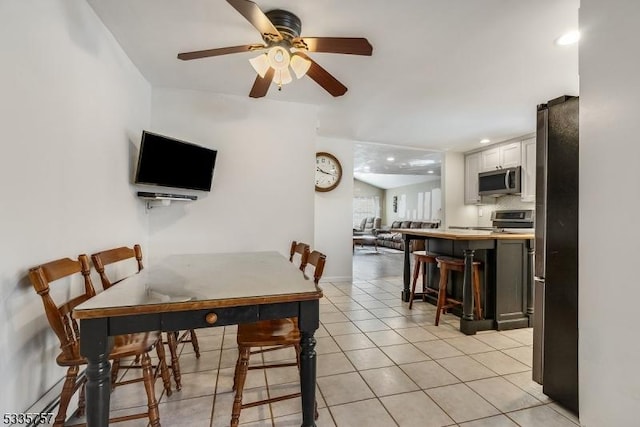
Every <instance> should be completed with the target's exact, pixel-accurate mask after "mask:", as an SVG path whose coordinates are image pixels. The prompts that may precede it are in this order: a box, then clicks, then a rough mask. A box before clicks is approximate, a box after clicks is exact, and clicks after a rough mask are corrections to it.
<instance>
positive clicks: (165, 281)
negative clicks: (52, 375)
mask: <svg viewBox="0 0 640 427" xmlns="http://www.w3.org/2000/svg"><path fill="white" fill-rule="evenodd" d="M321 297H322V291H321V290H320V289H319V288H318V287H316V285H315V284H314V282H313V280H306V279H305V278H304V276H303V274H302V272H301V271H300V270H299V269H298V267H297V266H296V265H294V264H292V263H290V262H289V261H288V260H287V259H286V258H285V257H284V256H282V255H281V254H279V253H277V252H244V253H226V254H192V255H191V254H190V255H172V256H169V257H167V258H165V259H163V260H160V261H159V262H157V263H156V264H155V265H153V266H152V267H151V268H148V269H144V270H142V271H141V272H140V273H139V274H135V275H133V276H131V277H128V278H126V279H125V280H123V281H121V282H119V283H118V284H116V285H114V286H112V287H111V288H109V289H107V290H105V291H104V292H101V293H100V294H98V295H96V296H95V297H93V298H91V299H89V300H88V301H85V302H84V303H82V304H80V305H79V306H77V307H76V308H75V310H74V317H76V318H79V319H82V318H96V317H107V316H118V315H120V316H124V315H130V314H137V313H153V312H166V311H184V310H192V309H199V308H214V307H229V306H242V305H250V304H259V303H276V302H286V301H303V300H311V299H319V298H321Z"/></svg>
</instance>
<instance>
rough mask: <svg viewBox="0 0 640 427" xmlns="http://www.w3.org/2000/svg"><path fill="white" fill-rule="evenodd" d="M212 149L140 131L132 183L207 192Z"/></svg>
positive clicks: (210, 177)
mask: <svg viewBox="0 0 640 427" xmlns="http://www.w3.org/2000/svg"><path fill="white" fill-rule="evenodd" d="M217 153H218V152H217V151H216V150H211V149H209V148H205V147H201V146H199V145H195V144H191V143H189V142H185V141H180V140H177V139H174V138H170V137H168V136H163V135H158V134H156V133H152V132H148V131H146V130H145V131H142V141H141V143H140V155H139V156H138V169H137V171H136V178H135V182H136V184H150V185H159V186H163V187H174V188H186V189H190V190H202V191H211V182H212V180H213V169H214V167H215V165H216V155H217Z"/></svg>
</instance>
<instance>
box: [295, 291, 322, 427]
mask: <svg viewBox="0 0 640 427" xmlns="http://www.w3.org/2000/svg"><path fill="white" fill-rule="evenodd" d="M319 326H320V305H319V302H318V300H314V301H303V302H301V303H300V315H299V316H298V327H299V328H300V335H301V337H300V349H301V351H300V391H301V394H302V396H301V397H302V399H301V400H302V427H315V425H316V422H315V406H316V351H315V347H316V339H315V338H314V336H313V334H314V333H315V331H316V329H318V327H319Z"/></svg>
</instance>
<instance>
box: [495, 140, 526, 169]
mask: <svg viewBox="0 0 640 427" xmlns="http://www.w3.org/2000/svg"><path fill="white" fill-rule="evenodd" d="M500 154H501V155H502V159H501V163H500V166H502V167H503V168H515V167H516V166H520V164H521V163H520V161H521V157H520V143H519V142H514V143H511V144H507V145H502V146H500Z"/></svg>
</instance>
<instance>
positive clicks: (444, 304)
mask: <svg viewBox="0 0 640 427" xmlns="http://www.w3.org/2000/svg"><path fill="white" fill-rule="evenodd" d="M436 262H437V263H438V267H440V284H439V286H438V304H437V306H436V326H438V323H440V313H442V312H443V311H444V310H446V309H448V308H451V307H454V306H457V305H462V301H458V300H455V299H453V298H448V297H447V282H448V281H449V271H460V272H463V273H464V260H463V259H460V258H449V257H436ZM480 265H482V263H481V262H480V261H473V264H472V272H473V274H472V284H471V286H472V289H473V311H474V314H475V316H476V318H477V319H482V305H481V302H480Z"/></svg>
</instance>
